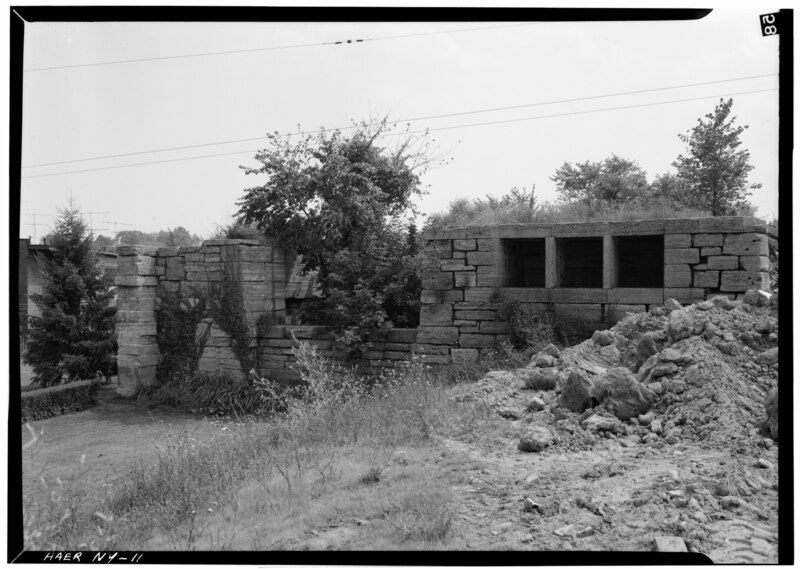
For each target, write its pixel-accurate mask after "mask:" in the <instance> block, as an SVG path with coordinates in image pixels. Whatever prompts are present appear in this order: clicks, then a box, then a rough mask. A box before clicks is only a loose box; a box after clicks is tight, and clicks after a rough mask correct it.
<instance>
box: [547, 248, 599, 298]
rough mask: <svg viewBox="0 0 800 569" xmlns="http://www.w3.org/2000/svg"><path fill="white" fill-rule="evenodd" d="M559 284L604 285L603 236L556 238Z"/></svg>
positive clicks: (568, 286)
mask: <svg viewBox="0 0 800 569" xmlns="http://www.w3.org/2000/svg"><path fill="white" fill-rule="evenodd" d="M556 255H557V257H558V263H557V264H558V268H559V271H558V273H559V279H558V286H560V287H566V288H602V287H603V238H602V237H565V238H560V239H557V240H556Z"/></svg>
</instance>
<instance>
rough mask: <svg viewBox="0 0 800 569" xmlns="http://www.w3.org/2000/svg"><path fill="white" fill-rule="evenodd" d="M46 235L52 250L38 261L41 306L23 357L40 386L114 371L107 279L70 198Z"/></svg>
mask: <svg viewBox="0 0 800 569" xmlns="http://www.w3.org/2000/svg"><path fill="white" fill-rule="evenodd" d="M59 213H60V215H59V217H58V220H57V223H56V228H55V231H54V232H53V233H52V235H51V239H50V240H48V244H49V245H51V247H52V249H53V251H52V256H51V258H49V259H48V258H46V257H45V258H44V259H43V264H42V281H43V282H42V293H41V294H31V295H30V296H31V300H33V302H35V303H36V305H37V306H38V307H39V309H40V311H41V316H39V317H32V318H31V320H30V327H29V340H28V345H27V350H26V353H25V356H24V361H25V363H27V364H30V365H31V366H32V367H33V371H34V373H35V377H34V379H33V381H34V383H37V384H39V385H41V386H43V387H48V386H51V385H58V384H59V383H61V382H62V381H67V382H69V381H77V380H80V379H90V378H93V377H95V375H96V373H97V372H98V371H99V372H100V373H102V374H104V375H110V374H112V373H114V372H115V371H116V370H115V367H116V357H115V353H116V349H117V346H116V335H115V333H114V317H115V314H116V308H115V307H112V306H109V303H110V301H111V298H112V294H113V293H112V292H111V290H110V286H111V282H110V280H109V279H108V278H107V277H105V276H104V275H103V272H102V270H101V269H100V268H99V267H98V266H97V263H96V257H95V252H94V249H93V247H92V242H93V236H92V235H91V234H90V233H87V231H86V224H85V223H84V222H83V219H82V218H81V213H80V210H79V209H78V208H77V207H76V206H75V205H74V203H73V202H72V201H71V200H70V203H69V205H68V206H67V208H65V209H63V210H60V212H59Z"/></svg>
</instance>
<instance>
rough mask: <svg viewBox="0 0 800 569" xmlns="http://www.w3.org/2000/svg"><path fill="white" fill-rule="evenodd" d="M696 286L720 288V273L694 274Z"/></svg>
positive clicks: (703, 272)
mask: <svg viewBox="0 0 800 569" xmlns="http://www.w3.org/2000/svg"><path fill="white" fill-rule="evenodd" d="M694 286H696V287H703V288H717V287H719V271H698V272H696V273H695V274H694Z"/></svg>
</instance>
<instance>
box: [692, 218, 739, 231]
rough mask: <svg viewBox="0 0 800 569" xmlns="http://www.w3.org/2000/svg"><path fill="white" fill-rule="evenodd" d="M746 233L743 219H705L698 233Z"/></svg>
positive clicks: (701, 221) (701, 222) (701, 220)
mask: <svg viewBox="0 0 800 569" xmlns="http://www.w3.org/2000/svg"><path fill="white" fill-rule="evenodd" d="M741 231H744V220H743V219H742V218H741V217H704V218H702V219H700V230H699V232H698V233H728V232H734V233H737V232H741Z"/></svg>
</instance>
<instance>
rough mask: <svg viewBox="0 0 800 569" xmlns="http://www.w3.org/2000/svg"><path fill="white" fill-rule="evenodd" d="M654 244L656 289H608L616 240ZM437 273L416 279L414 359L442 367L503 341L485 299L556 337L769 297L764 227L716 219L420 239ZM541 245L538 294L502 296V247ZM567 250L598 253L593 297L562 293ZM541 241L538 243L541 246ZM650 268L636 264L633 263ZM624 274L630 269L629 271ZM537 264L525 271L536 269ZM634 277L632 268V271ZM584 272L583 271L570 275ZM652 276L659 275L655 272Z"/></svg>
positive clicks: (583, 291) (503, 328)
mask: <svg viewBox="0 0 800 569" xmlns="http://www.w3.org/2000/svg"><path fill="white" fill-rule="evenodd" d="M637 236H642V237H643V238H648V239H649V241H650V242H651V243H653V242H656V243H660V239H661V237H657V238H656V239H655V241H654V238H653V236H663V249H662V248H661V246H660V245H659V246H658V250H657V251H652V254H657V255H659V256H661V255H663V271H664V275H663V286H660V287H627V288H620V287H618V286H617V282H618V279H619V275H620V271H625V270H631V269H632V267H628V266H620V265H619V247H620V242H621V240H627V242H628V243H630V242H631V241H632V242H634V243H635V242H636V237H637ZM423 239H424V240H425V244H426V249H427V250H428V251H429V252H431V253H432V254H433V255H434V256H435V257H437V258H438V260H439V269H438V270H434V271H432V272H429V273H426V274H425V275H424V276H423V291H422V298H421V301H422V308H421V311H420V327H419V333H418V336H417V341H418V343H419V349H420V350H421V351H426V350H427V351H428V352H429V353H432V354H436V355H437V357H439V358H441V359H442V360H443V361H445V360H448V359H453V360H461V361H475V360H477V359H478V358H479V357H480V354H481V352H482V351H483V350H485V349H487V348H490V347H491V346H493V345H495V344H496V343H498V342H499V341H502V340H504V339H506V338H507V337H508V336H507V334H508V326H507V324H506V323H504V322H499V321H498V317H497V308H498V306H497V304H495V303H493V302H492V300H493V298H496V297H493V295H494V294H495V293H496V292H500V293H502V296H503V297H505V298H506V299H511V300H517V301H520V302H523V303H525V304H527V305H529V306H531V307H532V308H533V309H534V311H535V312H540V313H542V314H550V315H552V316H553V317H554V318H555V320H556V321H557V322H558V323H559V324H561V325H564V326H565V327H569V326H570V325H582V326H586V325H591V326H596V327H597V326H603V325H610V324H613V323H614V322H616V321H618V320H619V319H621V318H622V317H623V316H624V315H625V314H627V313H631V312H644V311H646V310H648V309H649V307H650V306H651V305H660V304H662V303H663V302H664V300H666V299H667V298H674V299H676V300H678V301H679V302H683V303H689V302H695V301H697V300H702V299H703V298H706V297H708V296H710V295H714V294H726V295H728V296H730V297H732V298H735V297H736V296H740V295H742V294H743V293H744V292H745V291H746V290H747V289H751V288H757V289H762V290H767V289H768V288H769V274H768V270H769V258H768V242H767V236H766V225H765V223H764V222H763V221H761V220H758V219H756V218H748V217H715V218H702V219H670V220H645V221H623V222H595V223H561V224H552V225H539V224H528V225H500V226H491V227H476V226H471V227H463V228H457V229H447V230H439V231H428V232H425V233H423ZM536 240H541V241H543V242H544V243H543V245H544V247H543V248H542V250H543V251H544V256H545V258H544V259H543V263H544V267H545V269H544V273H545V274H544V279H543V282H541V285H543V286H537V287H530V286H529V287H520V286H509V284H510V283H511V281H512V280H513V279H512V277H511V276H510V273H509V271H510V269H509V267H510V266H512V265H513V263H514V259H511V258H510V254H511V253H510V252H511V251H517V250H519V247H518V246H516V245H515V246H514V247H516V249H515V248H514V247H512V246H510V243H512V242H514V243H523V244H524V243H525V242H534V241H536ZM568 240H579V241H581V242H588V241H592V240H593V241H594V242H595V244H596V245H597V247H598V250H599V248H600V246H602V287H583V288H581V287H569V288H567V287H562V286H560V281H559V279H560V278H562V276H563V274H564V268H563V265H564V263H565V261H564V258H563V255H564V253H563V250H564V247H565V245H564V244H565V243H566V242H567V241H568ZM541 241H540V242H541ZM645 262H649V263H650V264H652V259H642V263H645ZM628 264H630V263H628ZM535 265H536V263H533V264H531V263H526V266H535ZM634 268H635V267H634ZM580 270H586V271H589V270H590V269H584V268H579V272H580ZM657 270H661V269H657Z"/></svg>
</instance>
